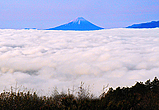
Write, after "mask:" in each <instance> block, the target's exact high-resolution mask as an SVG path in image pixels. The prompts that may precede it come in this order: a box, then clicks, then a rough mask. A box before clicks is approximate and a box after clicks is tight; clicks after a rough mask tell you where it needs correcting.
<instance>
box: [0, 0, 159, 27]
mask: <svg viewBox="0 0 159 110" xmlns="http://www.w3.org/2000/svg"><path fill="white" fill-rule="evenodd" d="M79 16H80V17H84V18H85V19H87V20H89V21H90V22H92V23H94V24H97V25H98V26H101V27H104V28H118V27H126V26H128V25H131V24H133V23H140V22H147V21H152V20H159V0H1V1H0V28H12V29H21V28H27V27H28V28H37V29H46V28H50V27H55V26H58V25H61V24H64V23H67V22H69V21H71V20H72V19H75V18H77V17H79Z"/></svg>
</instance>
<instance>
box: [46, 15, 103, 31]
mask: <svg viewBox="0 0 159 110" xmlns="http://www.w3.org/2000/svg"><path fill="white" fill-rule="evenodd" d="M100 29H104V28H101V27H99V26H96V25H94V24H92V23H91V22H89V21H87V20H85V19H84V18H83V17H78V18H77V19H75V20H72V21H70V22H69V23H66V24H63V25H60V26H57V27H55V28H50V29H47V30H77V31H84V30H100Z"/></svg>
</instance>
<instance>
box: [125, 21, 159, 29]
mask: <svg viewBox="0 0 159 110" xmlns="http://www.w3.org/2000/svg"><path fill="white" fill-rule="evenodd" d="M156 27H159V21H152V22H147V23H141V24H133V25H131V26H128V27H126V28H156Z"/></svg>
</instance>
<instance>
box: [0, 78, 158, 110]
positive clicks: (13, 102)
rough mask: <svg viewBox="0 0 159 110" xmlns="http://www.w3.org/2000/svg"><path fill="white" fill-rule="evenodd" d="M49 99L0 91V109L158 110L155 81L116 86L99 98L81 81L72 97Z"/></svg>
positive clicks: (66, 95) (70, 95)
mask: <svg viewBox="0 0 159 110" xmlns="http://www.w3.org/2000/svg"><path fill="white" fill-rule="evenodd" d="M55 90H56V91H54V94H53V95H52V96H50V97H46V96H41V97H40V96H38V95H37V94H36V92H33V93H31V92H30V91H28V92H13V90H12V89H11V91H10V92H5V91H4V92H2V93H1V94H0V110H28V109H29V110H159V80H158V79H157V77H155V78H154V80H153V81H152V82H151V81H150V80H147V81H146V82H145V83H143V82H137V83H136V84H135V85H134V86H132V87H123V88H120V87H117V88H116V89H113V88H109V90H108V91H107V92H106V93H105V92H104V95H101V96H102V97H100V98H92V97H91V93H90V91H89V88H85V86H84V83H83V82H81V85H80V87H79V88H78V91H77V96H76V95H74V94H70V92H69V93H68V94H66V93H63V92H62V93H59V92H58V91H57V89H55Z"/></svg>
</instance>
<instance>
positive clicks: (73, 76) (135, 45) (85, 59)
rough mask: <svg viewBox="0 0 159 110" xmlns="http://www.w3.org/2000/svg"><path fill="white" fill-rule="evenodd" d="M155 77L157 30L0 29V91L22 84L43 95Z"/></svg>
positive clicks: (158, 70) (158, 62)
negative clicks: (55, 91)
mask: <svg viewBox="0 0 159 110" xmlns="http://www.w3.org/2000/svg"><path fill="white" fill-rule="evenodd" d="M155 76H156V77H159V28H156V29H106V30H99V31H83V32H82V31H54V30H53V31H50V30H14V29H0V91H3V90H4V89H5V90H10V87H11V86H13V87H15V86H18V87H22V86H24V87H26V88H28V89H34V90H36V91H38V92H39V91H40V92H39V94H44V95H48V94H50V93H49V92H50V91H52V89H53V88H54V87H57V88H58V90H59V91H67V89H68V88H70V89H71V88H73V87H75V88H76V89H77V88H78V87H79V85H80V82H84V83H85V85H90V87H91V88H90V90H91V92H92V93H94V94H96V95H99V94H101V92H102V89H103V86H105V85H107V84H109V86H108V88H109V87H114V88H115V87H117V86H132V85H133V84H135V83H136V81H143V82H145V81H146V80H147V79H151V80H152V79H153V78H154V77H155Z"/></svg>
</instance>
